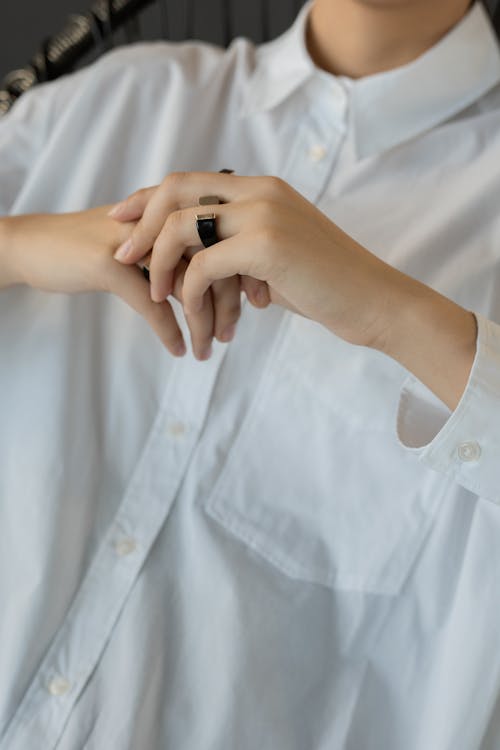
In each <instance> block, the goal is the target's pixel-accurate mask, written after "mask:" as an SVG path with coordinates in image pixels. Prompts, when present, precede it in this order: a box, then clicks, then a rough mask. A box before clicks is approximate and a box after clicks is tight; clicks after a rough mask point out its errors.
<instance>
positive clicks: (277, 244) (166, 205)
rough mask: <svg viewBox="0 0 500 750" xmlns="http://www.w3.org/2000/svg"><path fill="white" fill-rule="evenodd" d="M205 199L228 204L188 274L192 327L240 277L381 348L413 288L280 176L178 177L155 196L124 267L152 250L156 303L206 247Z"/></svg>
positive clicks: (185, 294) (185, 298)
mask: <svg viewBox="0 0 500 750" xmlns="http://www.w3.org/2000/svg"><path fill="white" fill-rule="evenodd" d="M200 195H217V196H218V197H219V198H220V199H221V200H222V201H223V203H222V204H220V205H214V206H204V207H203V211H204V212H205V211H206V212H209V211H210V212H212V211H213V212H214V213H215V214H216V216H217V231H218V235H219V237H220V240H221V241H220V242H218V243H217V244H216V245H213V246H212V247H210V248H207V249H201V250H199V251H198V252H196V254H195V255H193V257H191V259H190V260H189V263H188V264H185V265H184V267H183V269H182V277H183V286H182V293H181V294H182V302H183V305H184V310H185V313H186V317H187V318H188V320H189V319H193V318H194V316H197V315H200V314H203V312H204V311H205V310H206V306H207V303H206V294H207V292H208V291H209V290H210V288H213V287H214V285H215V284H218V283H220V282H221V281H222V280H224V279H234V278H235V277H236V276H237V275H241V276H246V277H249V278H250V279H251V280H252V283H253V284H260V287H258V288H260V289H262V285H265V288H266V290H267V291H268V294H269V299H270V300H271V301H272V302H274V303H277V304H281V305H283V306H285V307H287V308H288V309H291V310H293V311H295V312H298V313H301V314H302V315H304V316H306V317H309V318H312V319H313V320H317V321H318V322H320V323H322V324H323V325H325V326H326V327H327V328H329V329H330V330H332V331H333V332H334V333H336V334H337V335H339V336H341V337H342V338H344V339H345V340H347V341H350V342H351V343H355V344H362V345H366V346H377V347H379V346H380V345H381V339H383V338H384V337H385V335H386V332H387V326H388V324H389V321H390V315H391V312H392V311H393V310H395V309H397V304H396V303H397V302H401V296H402V297H404V295H405V294H407V293H408V290H409V289H410V288H411V285H412V284H413V283H415V282H414V280H413V279H410V278H409V277H407V276H405V275H404V274H402V273H400V272H399V271H397V270H396V269H394V268H392V267H391V266H389V265H387V264H386V263H384V262H383V261H382V260H380V259H379V258H377V257H376V256H375V255H373V254H372V253H370V252H369V251H368V250H366V248H364V247H362V246H361V245H360V244H358V243H357V242H356V241H355V240H354V239H352V238H351V237H349V236H348V235H347V234H345V232H343V231H342V230H341V229H340V228H339V227H338V226H336V224H334V223H333V222H332V221H331V220H330V219H328V217H327V216H325V215H324V214H323V213H322V212H321V211H319V210H318V209H317V208H316V207H315V206H314V205H313V204H311V203H310V202H309V201H307V200H306V199H305V198H304V197H303V196H301V195H300V194H299V193H298V192H297V191H295V190H294V189H293V188H292V187H291V186H290V185H288V184H287V183H286V182H284V181H283V180H281V179H279V178H276V177H242V176H238V175H224V174H218V173H210V172H193V173H173V174H170V175H168V176H167V177H166V178H165V180H164V181H163V182H162V184H161V185H160V186H159V187H158V188H156V189H155V192H154V193H148V194H147V198H148V201H149V202H148V203H147V206H146V208H145V210H144V215H143V217H142V219H141V220H140V221H139V222H138V224H137V226H136V227H135V229H134V230H133V232H132V234H131V237H130V240H131V244H130V248H129V251H128V254H127V256H126V258H125V259H124V260H123V261H122V262H125V263H136V262H138V261H139V260H140V259H141V258H144V256H145V255H146V254H147V253H149V252H150V250H151V248H152V254H151V262H150V277H151V296H152V299H154V300H157V301H159V300H162V299H164V298H165V297H166V296H167V295H168V294H170V293H171V292H172V289H173V288H174V286H175V284H176V275H177V274H178V270H177V269H178V268H179V263H180V262H181V260H182V259H183V257H185V255H186V251H187V250H189V249H190V248H193V247H198V248H199V247H200V244H199V238H198V235H197V230H196V221H195V214H196V213H198V212H199V211H200V209H199V207H198V206H197V201H198V197H199V196H200ZM129 200H130V201H133V200H137V198H136V199H134V197H133V196H132V197H131V198H130V199H129ZM125 209H126V205H125V207H124V210H125ZM118 212H119V209H118ZM125 215H127V214H126V213H125ZM128 215H130V214H128ZM249 296H250V297H251V296H252V295H251V293H250V295H249Z"/></svg>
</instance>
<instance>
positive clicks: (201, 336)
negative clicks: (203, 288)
mask: <svg viewBox="0 0 500 750" xmlns="http://www.w3.org/2000/svg"><path fill="white" fill-rule="evenodd" d="M188 265H189V264H188V263H187V262H186V261H185V260H184V259H183V258H182V259H181V260H180V261H179V264H178V266H177V268H176V269H175V276H174V285H173V290H172V295H173V296H174V297H175V298H176V299H177V300H178V301H179V302H180V303H181V304H182V302H183V297H182V290H183V287H184V276H185V273H186V269H187V268H188ZM186 322H187V324H188V327H189V333H190V336H191V346H192V349H193V354H194V356H195V357H196V358H197V359H199V360H204V359H208V358H209V357H210V354H211V346H212V338H213V326H214V306H213V300H212V297H211V293H210V290H208V291H207V292H206V293H205V295H204V305H203V308H202V310H201V311H200V312H199V313H196V314H194V315H189V316H186Z"/></svg>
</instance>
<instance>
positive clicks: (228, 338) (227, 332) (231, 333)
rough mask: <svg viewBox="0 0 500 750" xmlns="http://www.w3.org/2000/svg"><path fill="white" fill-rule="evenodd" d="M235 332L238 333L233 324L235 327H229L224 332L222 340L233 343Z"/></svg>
mask: <svg viewBox="0 0 500 750" xmlns="http://www.w3.org/2000/svg"><path fill="white" fill-rule="evenodd" d="M235 332H236V325H235V324H234V323H233V325H231V326H228V327H227V328H225V329H224V330H223V331H222V333H221V335H220V340H221V341H231V339H232V338H233V337H234V334H235Z"/></svg>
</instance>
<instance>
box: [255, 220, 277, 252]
mask: <svg viewBox="0 0 500 750" xmlns="http://www.w3.org/2000/svg"><path fill="white" fill-rule="evenodd" d="M256 239H257V243H258V245H259V246H260V247H262V248H263V249H264V250H265V251H266V252H270V251H271V250H275V249H276V247H277V246H278V245H279V242H280V239H281V235H280V230H279V229H278V228H277V227H275V226H272V225H270V224H268V225H266V226H263V227H261V228H260V229H258V230H257V232H256Z"/></svg>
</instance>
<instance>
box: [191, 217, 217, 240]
mask: <svg viewBox="0 0 500 750" xmlns="http://www.w3.org/2000/svg"><path fill="white" fill-rule="evenodd" d="M196 228H197V230H198V234H199V237H200V240H201V241H202V242H203V244H204V246H205V247H210V246H211V245H215V243H216V242H219V238H218V237H217V232H216V231H215V214H197V215H196Z"/></svg>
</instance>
